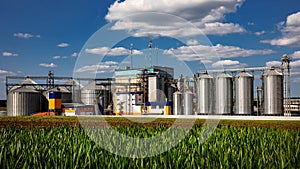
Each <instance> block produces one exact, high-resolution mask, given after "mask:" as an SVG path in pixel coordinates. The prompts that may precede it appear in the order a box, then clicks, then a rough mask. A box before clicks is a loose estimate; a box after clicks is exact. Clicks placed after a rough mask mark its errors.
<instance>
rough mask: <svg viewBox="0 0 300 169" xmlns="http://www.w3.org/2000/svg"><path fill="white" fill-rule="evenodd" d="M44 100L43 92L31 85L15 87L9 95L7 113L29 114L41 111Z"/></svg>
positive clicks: (16, 114) (11, 114)
mask: <svg viewBox="0 0 300 169" xmlns="http://www.w3.org/2000/svg"><path fill="white" fill-rule="evenodd" d="M43 100H44V99H43V96H42V94H41V93H40V92H38V91H36V90H34V89H32V88H30V87H25V86H24V87H19V88H15V89H14V90H11V91H9V92H8V95H7V115H8V116H28V115H31V114H32V113H37V112H40V111H41V110H42V108H43V105H42V101H43Z"/></svg>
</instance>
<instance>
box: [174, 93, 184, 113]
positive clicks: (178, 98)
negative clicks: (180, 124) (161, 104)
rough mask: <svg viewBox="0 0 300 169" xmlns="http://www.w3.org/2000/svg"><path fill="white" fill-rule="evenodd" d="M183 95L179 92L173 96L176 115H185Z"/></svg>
mask: <svg viewBox="0 0 300 169" xmlns="http://www.w3.org/2000/svg"><path fill="white" fill-rule="evenodd" d="M182 100H183V98H182V93H181V92H179V91H177V92H175V93H174V94H173V110H174V112H173V114H174V115H183V107H182Z"/></svg>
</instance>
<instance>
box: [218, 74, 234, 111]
mask: <svg viewBox="0 0 300 169" xmlns="http://www.w3.org/2000/svg"><path fill="white" fill-rule="evenodd" d="M215 83H216V94H215V96H216V97H215V98H216V107H215V114H220V115H221V114H231V113H232V104H233V94H232V76H230V75H228V74H226V73H221V74H220V75H219V76H217V77H216V82H215Z"/></svg>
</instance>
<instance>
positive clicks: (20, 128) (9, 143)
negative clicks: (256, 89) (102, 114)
mask: <svg viewBox="0 0 300 169" xmlns="http://www.w3.org/2000/svg"><path fill="white" fill-rule="evenodd" d="M106 121H108V122H109V124H111V126H113V128H114V129H115V130H117V131H119V132H120V133H123V134H126V135H127V136H131V137H142V138H146V137H147V138H150V137H152V136H155V135H157V134H160V133H162V132H164V131H166V130H167V129H168V128H169V127H170V126H171V125H172V124H173V122H174V119H156V120H155V121H154V122H151V123H146V124H144V125H141V124H139V123H133V122H130V121H129V120H127V119H125V118H106ZM203 122H204V121H203V120H197V121H196V124H195V125H194V127H193V128H192V129H191V131H190V132H189V133H188V135H187V136H186V137H185V139H183V140H182V141H181V142H180V143H179V144H178V145H176V146H175V147H173V148H172V149H170V150H169V151H167V152H164V153H162V154H159V155H157V156H153V157H146V158H128V157H122V156H118V155H115V154H113V153H110V152H109V151H107V150H105V149H103V148H101V147H99V146H97V144H95V143H94V142H93V140H91V138H90V137H89V136H88V135H87V134H86V133H87V131H86V130H83V128H82V127H80V124H79V123H78V120H77V119H76V118H74V117H55V118H53V117H35V118H33V117H2V118H0V136H1V138H0V145H1V147H0V168H3V169H4V168H300V160H299V159H300V130H299V129H300V122H299V121H294V122H285V121H229V120H227V121H220V123H219V125H218V127H217V128H216V130H215V131H214V132H213V133H212V135H211V136H210V137H209V138H208V139H207V140H206V141H205V142H201V141H200V140H201V139H200V138H201V134H202V131H203ZM183 127H184V125H183ZM100 128H101V127H100ZM103 128H105V127H102V128H101V129H103ZM110 139H111V140H112V141H114V140H116V139H118V138H114V137H112V138H110ZM163 142H164V141H162V143H161V144H163ZM131 146H132V144H131V143H128V144H126V145H124V147H126V150H128V151H132V150H134V149H132V147H131ZM147 151H151V150H147Z"/></svg>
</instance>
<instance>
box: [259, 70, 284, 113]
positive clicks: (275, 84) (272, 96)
mask: <svg viewBox="0 0 300 169" xmlns="http://www.w3.org/2000/svg"><path fill="white" fill-rule="evenodd" d="M263 88H264V90H263V93H264V113H263V114H265V115H282V114H283V76H282V74H281V73H279V72H277V71H276V70H275V69H270V70H269V71H268V72H267V73H266V74H264V75H263Z"/></svg>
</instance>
